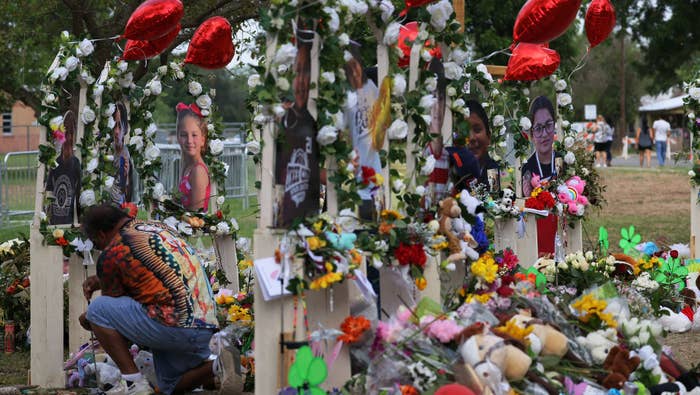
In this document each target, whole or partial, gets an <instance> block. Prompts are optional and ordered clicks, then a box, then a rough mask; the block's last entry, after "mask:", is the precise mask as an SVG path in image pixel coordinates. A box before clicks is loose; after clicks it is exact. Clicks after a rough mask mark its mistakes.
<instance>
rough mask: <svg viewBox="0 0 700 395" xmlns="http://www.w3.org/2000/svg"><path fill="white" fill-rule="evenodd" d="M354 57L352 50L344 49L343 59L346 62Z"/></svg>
mask: <svg viewBox="0 0 700 395" xmlns="http://www.w3.org/2000/svg"><path fill="white" fill-rule="evenodd" d="M352 58H353V56H352V54H351V53H350V51H343V60H344V61H345V62H349V61H350V59H352Z"/></svg>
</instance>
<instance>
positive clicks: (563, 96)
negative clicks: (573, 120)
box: [557, 93, 571, 107]
mask: <svg viewBox="0 0 700 395" xmlns="http://www.w3.org/2000/svg"><path fill="white" fill-rule="evenodd" d="M557 104H558V105H559V107H566V106H568V105H569V104H571V95H570V94H568V93H560V94H558V95H557Z"/></svg>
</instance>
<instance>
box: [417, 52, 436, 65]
mask: <svg viewBox="0 0 700 395" xmlns="http://www.w3.org/2000/svg"><path fill="white" fill-rule="evenodd" d="M420 57H421V59H423V61H424V62H425V63H430V61H431V60H433V55H431V54H430V51H428V50H427V49H424V50H422V51H421V53H420Z"/></svg>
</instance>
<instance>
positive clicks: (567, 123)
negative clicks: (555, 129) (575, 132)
mask: <svg viewBox="0 0 700 395" xmlns="http://www.w3.org/2000/svg"><path fill="white" fill-rule="evenodd" d="M569 125H571V123H569V121H567V120H564V121H562V122H561V127H562V128H563V129H568V128H569Z"/></svg>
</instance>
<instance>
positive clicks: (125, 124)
mask: <svg viewBox="0 0 700 395" xmlns="http://www.w3.org/2000/svg"><path fill="white" fill-rule="evenodd" d="M117 111H119V123H120V125H119V126H120V127H121V134H122V135H121V138H122V142H123V141H124V138H125V137H126V136H127V135H128V134H129V112H128V111H127V110H126V106H125V105H124V103H123V102H120V101H118V102H117Z"/></svg>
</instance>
